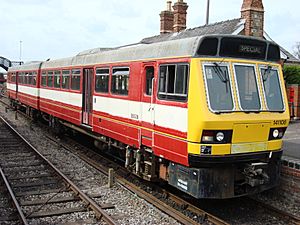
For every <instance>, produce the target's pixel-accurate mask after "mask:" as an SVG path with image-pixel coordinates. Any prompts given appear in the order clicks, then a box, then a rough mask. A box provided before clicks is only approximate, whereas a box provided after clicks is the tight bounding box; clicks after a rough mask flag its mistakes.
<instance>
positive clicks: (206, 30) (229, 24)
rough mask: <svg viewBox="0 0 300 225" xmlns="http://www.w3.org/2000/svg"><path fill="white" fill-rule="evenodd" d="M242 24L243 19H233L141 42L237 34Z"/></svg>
mask: <svg viewBox="0 0 300 225" xmlns="http://www.w3.org/2000/svg"><path fill="white" fill-rule="evenodd" d="M240 26H242V27H244V20H243V19H240V18H239V19H232V20H227V21H222V22H218V23H213V24H208V25H204V26H200V27H195V28H192V29H186V30H183V31H180V32H178V33H169V34H161V35H157V36H153V37H148V38H144V39H143V40H142V41H141V43H143V44H151V43H154V42H162V41H169V40H176V39H182V38H188V37H196V36H202V35H206V34H237V33H236V30H238V28H239V27H240Z"/></svg>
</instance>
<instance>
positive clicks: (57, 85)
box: [54, 70, 60, 88]
mask: <svg viewBox="0 0 300 225" xmlns="http://www.w3.org/2000/svg"><path fill="white" fill-rule="evenodd" d="M54 87H55V88H60V71H59V70H56V71H54Z"/></svg>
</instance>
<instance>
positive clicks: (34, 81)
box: [31, 72, 37, 86]
mask: <svg viewBox="0 0 300 225" xmlns="http://www.w3.org/2000/svg"><path fill="white" fill-rule="evenodd" d="M36 75H37V72H33V73H32V83H31V84H32V85H34V86H35V85H36Z"/></svg>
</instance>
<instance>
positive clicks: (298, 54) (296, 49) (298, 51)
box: [294, 42, 300, 59]
mask: <svg viewBox="0 0 300 225" xmlns="http://www.w3.org/2000/svg"><path fill="white" fill-rule="evenodd" d="M294 55H295V56H296V57H297V58H298V59H300V42H297V43H296V45H295V47H294Z"/></svg>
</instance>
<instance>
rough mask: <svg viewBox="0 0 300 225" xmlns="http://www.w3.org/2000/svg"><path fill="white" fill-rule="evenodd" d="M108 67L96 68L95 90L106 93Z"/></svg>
mask: <svg viewBox="0 0 300 225" xmlns="http://www.w3.org/2000/svg"><path fill="white" fill-rule="evenodd" d="M108 81H109V69H108V68H96V81H95V91H96V92H101V93H108Z"/></svg>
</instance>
